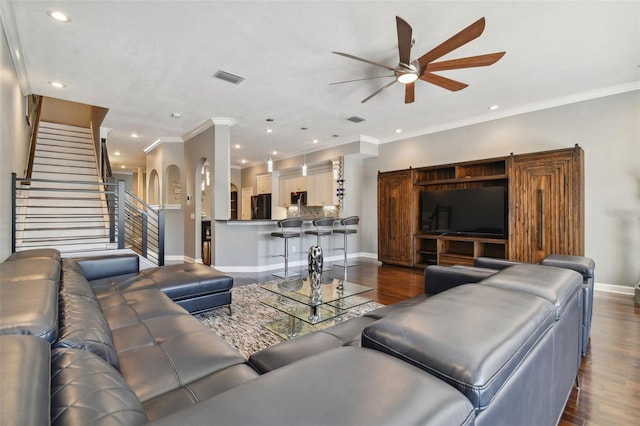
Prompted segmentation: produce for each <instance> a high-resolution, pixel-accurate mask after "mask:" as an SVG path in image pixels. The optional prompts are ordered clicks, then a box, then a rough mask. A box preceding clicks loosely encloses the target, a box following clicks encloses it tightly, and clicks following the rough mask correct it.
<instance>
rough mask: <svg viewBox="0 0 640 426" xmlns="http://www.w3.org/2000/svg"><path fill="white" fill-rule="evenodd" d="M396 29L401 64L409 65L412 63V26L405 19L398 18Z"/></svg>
mask: <svg viewBox="0 0 640 426" xmlns="http://www.w3.org/2000/svg"><path fill="white" fill-rule="evenodd" d="M396 27H397V30H398V54H399V56H400V63H401V64H405V65H409V64H410V63H411V37H412V36H411V34H412V33H413V30H412V29H411V25H409V24H408V23H407V21H405V20H404V19H402V18H401V17H399V16H396Z"/></svg>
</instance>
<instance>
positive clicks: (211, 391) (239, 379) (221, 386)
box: [143, 364, 259, 420]
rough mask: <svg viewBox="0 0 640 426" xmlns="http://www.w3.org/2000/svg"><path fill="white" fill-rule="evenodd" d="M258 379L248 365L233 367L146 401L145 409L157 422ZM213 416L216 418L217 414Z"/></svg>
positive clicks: (151, 418) (150, 418) (150, 417)
mask: <svg viewBox="0 0 640 426" xmlns="http://www.w3.org/2000/svg"><path fill="white" fill-rule="evenodd" d="M256 377H259V376H258V373H256V371H255V370H254V369H252V368H251V367H249V366H248V365H246V364H238V365H233V366H231V367H229V368H225V369H224V370H221V371H217V372H215V373H213V374H209V375H208V376H205V377H203V378H201V379H198V380H195V381H193V382H191V383H187V384H184V385H183V386H181V387H179V388H178V389H176V390H173V391H169V392H167V393H164V394H162V395H160V396H158V397H156V398H153V399H151V400H149V401H146V402H145V403H144V404H143V407H144V409H145V411H146V412H147V417H148V418H149V420H155V419H158V418H160V417H164V416H167V415H169V414H171V413H173V412H175V411H178V410H180V409H183V408H187V407H190V406H191V405H194V404H197V403H199V402H201V401H204V400H207V399H209V398H212V397H214V396H216V395H218V394H221V393H222V392H225V391H227V390H229V389H232V388H234V387H236V386H238V385H240V384H242V383H244V382H247V381H249V380H252V379H255V378H256ZM212 414H213V416H214V417H215V413H212Z"/></svg>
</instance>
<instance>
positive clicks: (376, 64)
mask: <svg viewBox="0 0 640 426" xmlns="http://www.w3.org/2000/svg"><path fill="white" fill-rule="evenodd" d="M331 53H335V54H336V55H340V56H344V57H345V58H349V59H355V60H356V61H360V62H365V63H367V64H371V65H375V66H377V67H382V68H386V69H388V70H389V71H395V68H391V67H390V66H388V65H384V64H379V63H377V62H373V61H370V60H368V59H364V58H359V57H357V56H353V55H350V54H348V53H342V52H331Z"/></svg>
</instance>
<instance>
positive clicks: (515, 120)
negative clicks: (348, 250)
mask: <svg viewBox="0 0 640 426" xmlns="http://www.w3.org/2000/svg"><path fill="white" fill-rule="evenodd" d="M576 143H577V144H579V145H580V146H581V147H582V148H583V149H584V151H585V255H586V256H589V257H591V258H593V259H594V260H595V262H596V280H597V281H598V282H600V283H607V284H617V285H626V286H631V285H633V284H634V283H637V282H638V280H640V92H639V91H634V92H628V93H623V94H619V95H612V96H607V97H603V98H599V99H594V100H589V101H583V102H578V103H574V104H570V105H564V106H560V107H555V108H550V109H546V110H542V111H536V112H531V113H527V114H521V115H518V116H514V117H508V118H503V119H499V120H494V121H491V122H486V123H481V124H476V125H471V126H467V127H463V128H459V129H454V130H449V131H444V132H439V133H434V134H429V135H423V136H420V137H415V138H411V139H406V140H402V141H398V142H393V143H388V144H384V145H381V146H380V151H379V153H380V155H379V157H377V158H374V159H369V160H365V171H364V178H363V190H362V194H363V211H366V212H368V213H367V216H365V220H364V225H363V226H364V229H363V232H364V233H365V234H366V235H364V236H363V237H361V243H362V244H363V247H362V248H361V249H362V251H365V252H373V253H376V252H377V246H376V245H375V242H376V241H377V217H376V214H377V213H376V212H377V210H376V208H375V207H376V198H377V195H376V194H377V184H376V183H377V178H376V175H377V172H378V170H380V171H389V170H398V169H405V168H408V167H414V168H415V167H422V166H430V165H437V164H445V163H452V162H458V161H465V160H474V159H481V158H491V157H499V156H504V155H509V154H510V153H511V152H513V153H514V154H520V153H526V152H535V151H545V150H551V149H558V148H568V147H572V146H573V145H575V144H576ZM374 236H375V237H374Z"/></svg>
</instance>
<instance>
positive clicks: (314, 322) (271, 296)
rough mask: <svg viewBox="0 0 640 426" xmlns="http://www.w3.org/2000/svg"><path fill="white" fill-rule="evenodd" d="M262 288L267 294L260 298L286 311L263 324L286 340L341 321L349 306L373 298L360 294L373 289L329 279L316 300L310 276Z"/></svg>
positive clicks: (360, 303) (358, 304)
mask: <svg viewBox="0 0 640 426" xmlns="http://www.w3.org/2000/svg"><path fill="white" fill-rule="evenodd" d="M262 288H264V289H265V290H267V295H266V296H265V297H264V298H263V299H262V300H261V302H262V303H263V304H265V305H267V306H270V307H272V308H274V309H276V310H278V311H280V312H283V313H285V314H286V317H283V318H278V319H275V320H273V321H270V322H268V323H267V324H265V325H264V326H265V327H266V328H267V329H268V330H270V331H271V332H273V333H275V334H276V335H278V336H280V337H281V338H283V339H285V340H286V339H291V338H292V337H296V336H301V335H303V334H306V333H310V332H312V331H315V330H319V329H322V328H326V327H330V326H332V325H335V324H337V323H339V322H341V321H342V316H343V315H344V314H345V313H347V312H348V311H349V310H350V309H352V308H355V307H356V306H360V305H363V304H365V303H367V302H371V300H370V299H366V298H364V297H360V296H359V295H360V294H362V293H366V292H367V291H371V290H372V288H371V287H366V286H363V285H360V284H355V283H351V282H348V281H345V280H339V279H329V280H327V281H326V282H323V283H322V284H321V285H320V294H321V300H320V302H319V303H317V304H314V303H313V302H312V300H311V299H312V298H311V285H310V283H309V280H308V279H291V278H289V279H285V280H283V281H274V282H270V283H266V284H264V285H262Z"/></svg>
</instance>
